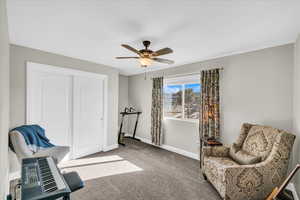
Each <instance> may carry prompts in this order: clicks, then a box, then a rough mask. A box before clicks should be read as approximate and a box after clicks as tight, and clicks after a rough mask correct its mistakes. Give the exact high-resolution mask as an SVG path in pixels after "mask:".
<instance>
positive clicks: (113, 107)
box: [10, 45, 119, 169]
mask: <svg viewBox="0 0 300 200" xmlns="http://www.w3.org/2000/svg"><path fill="white" fill-rule="evenodd" d="M26 61H32V62H37V63H42V64H48V65H54V66H58V67H65V68H72V69H77V70H82V71H88V72H94V73H99V74H106V75H108V107H109V110H108V134H109V135H108V145H114V144H117V133H118V110H119V108H118V98H119V72H118V70H116V69H114V68H111V67H107V66H104V65H100V64H95V63H91V62H87V61H83V60H78V59H74V58H70V57H65V56H61V55H57V54H52V53H48V52H44V51H39V50H35V49H30V48H26V47H21V46H16V45H11V46H10V77H11V79H10V92H11V93H10V98H11V104H10V128H12V127H15V126H18V125H22V124H24V123H25V108H26V105H25V104H26V100H25V97H26V93H25V80H26V71H25V70H26ZM11 169H13V167H11Z"/></svg>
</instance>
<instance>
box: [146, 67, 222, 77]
mask: <svg viewBox="0 0 300 200" xmlns="http://www.w3.org/2000/svg"><path fill="white" fill-rule="evenodd" d="M213 69H219V70H221V71H222V70H224V68H223V67H221V68H213ZM213 69H206V70H213ZM197 74H199V75H200V74H201V72H191V73H184V74H173V75H163V77H166V78H172V77H174V78H175V77H180V76H189V75H197ZM157 77H159V76H157ZM151 78H155V77H151Z"/></svg>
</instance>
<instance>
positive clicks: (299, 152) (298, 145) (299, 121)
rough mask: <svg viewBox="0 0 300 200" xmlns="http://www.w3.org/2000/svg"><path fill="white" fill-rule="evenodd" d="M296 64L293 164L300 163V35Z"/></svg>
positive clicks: (298, 181)
mask: <svg viewBox="0 0 300 200" xmlns="http://www.w3.org/2000/svg"><path fill="white" fill-rule="evenodd" d="M294 59H295V65H294V99H293V132H294V134H296V136H297V137H296V142H295V145H294V160H293V161H294V162H293V165H296V164H297V163H300V104H299V102H300V35H299V36H298V39H297V41H296V42H295V54H294ZM295 183H296V186H297V191H298V193H300V174H299V173H298V174H297V175H296V178H295Z"/></svg>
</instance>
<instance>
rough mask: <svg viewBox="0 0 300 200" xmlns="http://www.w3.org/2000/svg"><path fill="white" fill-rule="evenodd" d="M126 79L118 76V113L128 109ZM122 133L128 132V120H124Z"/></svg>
mask: <svg viewBox="0 0 300 200" xmlns="http://www.w3.org/2000/svg"><path fill="white" fill-rule="evenodd" d="M128 105H129V103H128V77H127V76H123V75H120V76H119V113H120V112H122V111H124V108H125V107H128ZM120 124H121V116H120V115H119V125H120ZM122 130H123V132H125V133H127V131H128V119H127V117H126V118H124V123H123V128H122Z"/></svg>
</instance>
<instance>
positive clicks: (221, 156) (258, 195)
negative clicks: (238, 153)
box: [202, 124, 295, 200]
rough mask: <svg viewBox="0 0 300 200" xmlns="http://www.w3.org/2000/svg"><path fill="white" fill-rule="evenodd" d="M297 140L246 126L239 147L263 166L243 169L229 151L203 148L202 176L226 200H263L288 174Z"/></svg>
mask: <svg viewBox="0 0 300 200" xmlns="http://www.w3.org/2000/svg"><path fill="white" fill-rule="evenodd" d="M294 140H295V136H294V135H293V134H291V133H288V132H285V131H283V130H279V129H275V128H272V127H267V126H261V125H253V124H243V125H242V129H241V133H240V136H239V138H238V140H237V141H236V143H235V144H236V146H238V147H239V148H241V149H242V150H244V151H246V152H248V153H249V154H252V155H254V156H261V158H262V162H259V163H257V164H252V165H240V164H238V163H237V162H235V161H234V160H232V159H231V157H230V156H229V150H230V148H229V147H226V146H215V147H204V148H203V156H204V160H203V167H202V170H203V173H204V174H205V176H206V177H207V178H208V180H209V181H210V182H211V184H213V185H214V187H215V188H216V190H217V191H218V192H219V194H220V196H221V197H222V198H223V199H224V200H250V199H251V200H262V199H265V198H266V197H267V195H268V194H269V193H270V192H271V191H272V189H274V187H276V186H279V185H280V184H281V183H282V182H283V180H284V178H285V177H286V174H287V169H288V163H289V158H290V153H291V151H292V148H293V144H294Z"/></svg>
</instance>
